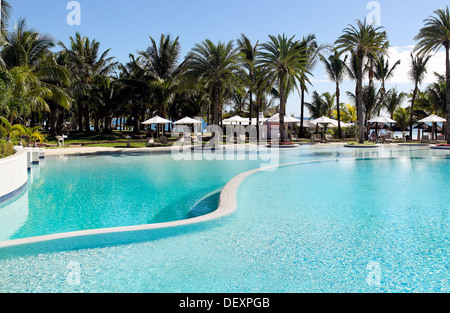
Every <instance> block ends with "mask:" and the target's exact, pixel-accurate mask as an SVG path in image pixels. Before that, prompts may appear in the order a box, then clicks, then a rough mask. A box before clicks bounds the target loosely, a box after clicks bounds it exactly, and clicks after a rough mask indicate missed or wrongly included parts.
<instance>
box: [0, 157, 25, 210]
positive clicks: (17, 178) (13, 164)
mask: <svg viewBox="0 0 450 313" xmlns="http://www.w3.org/2000/svg"><path fill="white" fill-rule="evenodd" d="M27 180H28V170H27V152H26V151H24V150H22V149H20V150H18V151H16V153H15V154H14V155H11V156H9V157H6V158H2V159H0V202H1V201H2V200H6V199H2V198H5V196H7V195H10V194H11V193H13V192H14V191H16V190H18V189H19V188H20V187H22V186H23V185H25V183H26V182H27Z"/></svg>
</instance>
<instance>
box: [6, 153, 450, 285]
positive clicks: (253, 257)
mask: <svg viewBox="0 0 450 313" xmlns="http://www.w3.org/2000/svg"><path fill="white" fill-rule="evenodd" d="M361 150H362V149H361ZM361 150H358V151H355V150H353V149H345V148H342V147H334V148H333V147H326V148H321V147H307V146H305V147H301V148H299V149H289V150H287V151H280V163H290V162H303V161H311V162H304V163H301V164H294V165H289V166H282V167H279V168H278V169H277V170H276V171H267V172H265V171H263V172H259V173H256V174H253V175H251V176H249V177H247V178H246V179H245V180H244V181H243V183H242V184H241V186H240V188H239V190H238V194H237V203H238V207H237V209H236V211H235V212H234V213H233V214H231V215H229V216H227V217H223V218H220V219H217V220H213V221H208V222H205V223H200V224H197V225H187V226H183V227H178V228H175V229H161V230H158V233H157V235H155V236H152V237H151V238H148V240H140V241H139V242H135V243H129V244H123V245H112V246H107V247H102V246H95V245H93V246H92V247H90V248H87V249H80V250H65V251H53V252H52V251H50V252H43V253H35V254H30V255H22V256H18V257H8V258H0V291H4V292H5V291H6V292H16V291H44V292H60V291H62V292H72V291H74V292H123V291H125V292H410V291H429V292H448V291H449V278H450V263H449V262H450V261H449V259H448V255H449V254H448V252H449V247H450V245H449V243H450V238H449V222H450V217H449V214H450V212H449V211H450V205H449V203H450V201H449V200H450V198H449V195H448V192H446V190H449V187H450V180H449V179H448V177H449V174H450V160H449V156H448V152H445V151H436V150H429V149H414V148H387V147H382V148H379V149H375V150H374V151H361ZM371 150H372V149H371ZM77 158H79V160H77ZM168 158H169V156H168V155H131V156H130V155H123V156H118V155H115V156H113V155H97V156H95V157H92V156H91V158H90V159H89V157H82V156H76V157H69V158H68V159H67V161H64V162H66V163H63V162H62V163H63V164H60V165H58V166H61V167H62V168H66V169H67V168H70V167H71V166H74V164H75V163H77V162H79V165H81V164H84V165H85V166H86V165H87V164H88V162H93V161H94V160H92V159H95V160H96V161H95V162H96V164H97V168H96V169H95V171H97V170H99V171H100V172H102V171H105V168H106V169H109V170H108V174H110V175H106V174H105V176H102V177H103V178H104V179H108V177H109V179H110V178H111V175H112V172H113V170H112V168H113V167H114V165H113V164H114V162H117V163H119V164H120V163H121V162H125V161H126V162H125V163H127V164H128V163H131V165H129V166H128V165H127V167H128V168H129V169H130V168H131V169H132V168H133V167H136V168H137V170H136V172H141V173H142V176H143V177H145V178H146V179H144V181H145V180H152V179H160V181H159V182H158V184H155V185H158V186H159V185H164V186H166V187H167V186H169V187H170V186H172V185H173V182H175V181H178V180H180V179H182V178H183V177H191V176H192V173H193V168H196V167H198V168H197V170H198V172H199V173H198V174H197V175H199V176H197V177H196V178H195V179H193V180H192V182H191V183H190V185H196V184H197V180H198V179H200V178H203V177H204V178H205V179H207V182H206V183H205V184H204V185H203V184H199V185H200V187H199V188H198V189H196V187H193V189H192V193H189V192H187V191H186V190H184V191H183V192H180V191H179V190H178V189H177V188H174V190H172V189H170V188H169V189H157V188H156V187H155V188H156V190H157V191H158V192H160V193H161V194H162V195H163V197H162V199H165V198H164V197H167V199H168V200H167V202H163V203H165V206H161V207H164V208H166V207H173V206H176V207H179V206H180V205H178V203H181V207H183V209H182V210H181V212H184V213H183V214H184V215H183V214H182V215H183V216H184V217H186V215H185V213H186V212H189V211H190V209H189V204H195V203H197V202H198V201H199V199H201V198H203V197H204V196H206V195H208V194H211V193H212V195H214V194H215V193H214V192H215V190H217V189H220V188H222V187H223V186H224V185H225V183H226V182H227V181H228V180H229V179H231V178H232V177H233V176H235V175H236V174H238V173H240V172H243V171H246V170H250V169H253V168H256V167H257V166H259V162H258V161H240V162H238V161H232V162H228V161H199V162H197V163H195V162H194V161H192V162H189V161H186V162H188V163H187V164H182V162H181V163H177V162H169V160H168ZM127 159H128V160H127ZM317 161H321V162H317ZM165 162H168V163H173V164H167V165H166V167H163V166H162V165H161V163H165ZM52 163H54V164H52ZM58 163H59V161H58V160H56V159H55V160H52V159H50V158H49V159H48V160H47V163H46V166H45V170H44V171H43V170H42V169H41V173H40V177H39V179H35V180H34V181H33V184H32V185H31V187H30V189H29V190H28V194H27V197H28V203H31V201H30V199H34V197H35V196H34V195H33V192H34V191H33V190H34V188H36V187H35V184H36V183H37V184H38V185H39V184H41V185H39V186H42V184H44V183H43V182H42V180H43V179H45V181H46V182H47V181H48V180H49V177H50V175H51V172H54V170H52V171H49V172H48V173H47V172H45V171H47V169H54V168H55V167H54V166H56V165H55V164H58ZM69 163H70V164H69ZM64 164H65V165H64ZM105 164H107V165H108V166H104V167H103V165H105ZM144 164H151V165H149V166H150V168H152V169H153V170H152V171H150V170H149V171H148V172H147V169H148V168H147V165H145V166H144ZM102 168H103V170H101V169H102ZM175 169H177V170H178V171H179V170H182V169H184V171H186V172H185V174H183V175H181V176H175V177H171V178H168V179H169V180H173V181H172V182H171V183H168V184H165V182H164V177H166V176H168V175H167V174H168V173H172V174H173V175H175V174H174V173H176V172H177V171H175ZM157 170H160V172H159V173H160V175H158V176H154V178H152V177H153V176H151V175H149V174H148V173H154V172H155V171H157ZM136 172H134V173H136ZM195 172H197V171H195ZM200 172H201V173H200ZM203 172H206V173H203ZM67 173H68V174H67V175H70V173H76V170H74V168H72V169H71V170H70V171H68V172H67ZM89 173H90V175H94V174H93V173H94V169H92V170H91V171H90V172H89ZM144 173H147V174H148V175H145V174H144ZM75 175H78V174H75ZM135 175H136V174H134V175H132V176H131V178H134V179H136V176H135ZM113 177H115V179H116V180H118V181H119V182H120V184H118V185H121V184H123V183H124V181H123V180H121V178H120V175H119V176H113ZM54 179H56V178H54ZM186 179H187V178H186ZM188 181H189V180H188ZM72 183H73V182H72ZM143 184H144V185H145V186H146V188H144V189H145V190H147V191H149V190H152V189H151V188H150V187H149V185H148V184H147V185H146V184H145V183H143ZM56 185H58V184H56ZM190 185H189V186H190ZM172 187H173V186H172ZM98 188H100V187H98ZM111 188H113V187H111ZM114 188H119V187H114ZM167 190H170V191H171V194H172V195H173V197H174V199H172V200H173V202H170V201H171V197H170V195H166V193H167ZM199 190H200V191H201V192H199ZM75 194H76V193H75ZM114 194H115V195H117V194H118V192H117V191H116V190H114V192H111V193H110V194H108V195H109V196H111V195H114ZM194 194H195V196H194ZM91 197H92V196H91ZM141 197H144V198H145V196H141ZM144 198H142V199H144ZM94 199H95V197H94ZM106 199H107V198H106ZM118 201H120V200H118ZM128 201H130V200H128ZM136 201H137V200H136ZM146 201H149V199H146ZM211 201H212V203H214V201H215V200H214V199H212V200H211ZM184 205H186V207H185V208H184ZM156 207H157V208H159V206H156ZM130 210H134V209H130ZM31 211H32V210H31V209H29V213H28V216H30V215H31V214H32V212H31ZM132 212H134V211H132ZM159 212H161V211H159ZM177 214H178V213H177ZM143 216H144V217H142V216H141V217H139V218H142V220H146V221H148V218H149V216H148V215H145V214H144V215H143ZM154 216H155V215H152V216H150V218H153V217H154ZM159 216H164V218H163V219H162V220H164V219H166V220H167V219H172V218H178V215H177V216H174V215H170V214H168V215H166V214H160V215H159ZM133 218H134V219H135V221H136V223H140V222H141V220H139V219H138V218H136V217H133ZM110 220H112V221H120V223H123V222H124V220H123V219H122V218H120V219H110ZM156 220H158V219H156ZM127 222H128V221H127ZM21 231H22V230H21ZM0 255H1V251H0ZM73 274H76V275H75V276H74V275H73ZM73 277H77V278H78V279H75V280H73V279H72V278H73Z"/></svg>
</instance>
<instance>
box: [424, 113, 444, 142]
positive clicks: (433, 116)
mask: <svg viewBox="0 0 450 313" xmlns="http://www.w3.org/2000/svg"><path fill="white" fill-rule="evenodd" d="M418 122H419V123H433V131H432V133H433V139H434V138H435V133H436V132H435V126H436V123H445V122H446V119H445V118H442V117H439V116H437V115H436V114H431V115H430V116H427V117H425V118H423V119H421V120H419V121H418Z"/></svg>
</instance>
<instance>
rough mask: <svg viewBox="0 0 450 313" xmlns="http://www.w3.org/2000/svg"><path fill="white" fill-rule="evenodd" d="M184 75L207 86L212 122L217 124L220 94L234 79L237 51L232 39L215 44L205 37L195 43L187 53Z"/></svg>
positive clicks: (236, 66) (237, 68)
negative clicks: (211, 98) (200, 41)
mask: <svg viewBox="0 0 450 313" xmlns="http://www.w3.org/2000/svg"><path fill="white" fill-rule="evenodd" d="M186 67H187V69H186V77H187V78H188V79H190V80H192V81H193V82H194V83H195V84H197V83H201V84H204V85H205V86H208V87H209V89H210V90H211V92H212V95H213V103H214V108H213V123H214V124H215V125H219V109H220V95H221V94H222V92H223V89H224V88H226V87H227V86H230V85H232V84H233V83H234V82H235V80H236V72H237V71H238V70H239V66H238V51H237V50H236V49H235V48H234V47H233V41H230V42H228V43H222V42H220V41H219V43H218V44H217V45H216V44H214V43H213V42H212V41H211V40H209V39H206V40H205V41H203V42H202V43H201V44H196V45H195V46H194V48H192V50H191V52H190V53H189V54H188V60H187V64H186Z"/></svg>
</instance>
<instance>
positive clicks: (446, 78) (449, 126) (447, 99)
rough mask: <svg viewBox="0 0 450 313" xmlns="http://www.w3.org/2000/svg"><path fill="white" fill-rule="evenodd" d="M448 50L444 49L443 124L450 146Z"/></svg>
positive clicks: (447, 47) (449, 68) (449, 66)
mask: <svg viewBox="0 0 450 313" xmlns="http://www.w3.org/2000/svg"><path fill="white" fill-rule="evenodd" d="M449 49H450V47H449V46H448V45H447V46H446V47H445V83H446V92H445V99H446V104H447V116H446V120H447V122H446V123H445V124H446V125H445V127H446V129H447V131H446V136H447V143H448V144H450V61H449Z"/></svg>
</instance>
